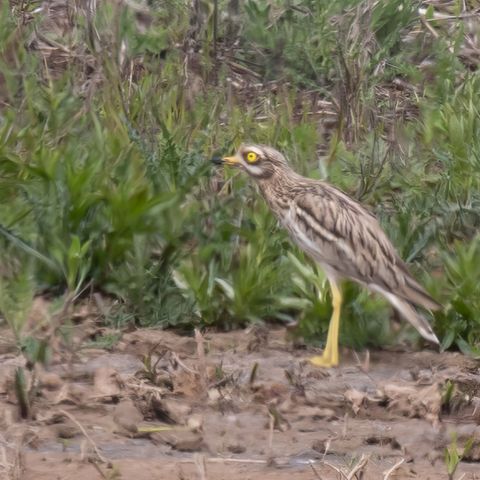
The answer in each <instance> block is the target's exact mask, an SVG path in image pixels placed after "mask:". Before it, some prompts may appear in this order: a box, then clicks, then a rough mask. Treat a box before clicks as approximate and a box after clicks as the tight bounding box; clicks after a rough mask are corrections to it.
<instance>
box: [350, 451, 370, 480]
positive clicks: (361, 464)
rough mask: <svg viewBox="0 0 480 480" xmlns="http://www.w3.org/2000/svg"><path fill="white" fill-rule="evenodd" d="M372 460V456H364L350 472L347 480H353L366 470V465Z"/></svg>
mask: <svg viewBox="0 0 480 480" xmlns="http://www.w3.org/2000/svg"><path fill="white" fill-rule="evenodd" d="M369 460H370V455H362V456H361V458H360V460H359V461H358V463H357V464H356V465H355V466H354V467H353V468H352V470H350V473H349V474H348V475H347V480H352V478H353V477H355V476H356V474H357V473H358V472H360V471H361V470H363V469H364V468H365V465H366V464H367V463H368V461H369Z"/></svg>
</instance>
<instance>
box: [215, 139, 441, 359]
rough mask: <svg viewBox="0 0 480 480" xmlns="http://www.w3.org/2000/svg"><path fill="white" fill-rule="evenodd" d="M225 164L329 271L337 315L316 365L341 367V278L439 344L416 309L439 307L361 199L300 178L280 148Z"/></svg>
mask: <svg viewBox="0 0 480 480" xmlns="http://www.w3.org/2000/svg"><path fill="white" fill-rule="evenodd" d="M223 163H226V164H229V165H234V166H239V167H241V168H243V169H244V170H245V171H246V172H247V173H248V174H249V175H250V176H251V177H252V178H253V179H254V180H255V181H256V183H257V184H258V186H259V188H260V191H261V193H262V195H263V197H264V198H265V200H266V201H267V203H268V205H269V206H270V208H271V210H272V211H273V213H274V214H275V215H276V217H277V218H278V220H279V221H280V223H281V224H282V225H283V226H284V227H285V228H286V229H287V230H288V232H289V234H290V236H291V238H292V239H293V240H294V241H295V243H297V244H298V245H299V247H300V248H302V250H304V251H305V252H306V253H307V254H308V255H309V256H310V257H311V258H312V259H313V260H315V261H316V262H318V263H319V264H320V265H321V266H322V267H323V268H324V270H325V272H326V274H327V277H328V279H329V282H330V285H331V288H332V297H333V304H334V312H333V315H332V320H331V323H330V328H329V333H328V338H327V345H326V348H325V352H324V355H323V357H314V358H313V359H312V362H313V363H314V364H317V365H323V366H333V365H336V364H338V323H339V320H340V305H341V300H342V298H341V292H340V289H339V287H338V285H337V282H338V280H339V279H341V278H349V279H352V280H355V281H357V282H359V283H361V284H363V285H365V286H367V287H368V288H370V289H371V290H373V291H376V292H378V293H380V294H382V295H383V296H384V297H385V298H386V299H387V300H388V301H389V302H390V303H391V304H392V305H393V306H394V307H395V308H396V309H397V310H398V311H399V312H400V313H401V314H402V315H403V316H404V317H405V318H406V319H407V320H408V321H409V322H410V323H411V324H412V325H413V326H414V327H415V328H416V329H417V330H418V331H419V332H420V334H421V335H422V336H423V337H425V338H426V339H428V340H430V341H432V342H435V343H438V339H437V337H436V336H435V334H434V333H433V331H432V329H431V327H430V325H429V323H428V321H427V320H426V319H425V318H424V317H423V316H422V315H420V314H419V313H418V312H417V311H416V310H415V308H414V307H413V305H418V306H421V307H424V308H426V309H431V310H435V309H438V308H440V305H439V304H438V303H437V302H436V301H435V300H434V299H433V298H431V297H430V295H429V294H428V293H427V292H426V291H425V290H424V289H423V287H422V286H421V285H420V284H419V283H418V282H417V281H416V280H415V279H414V278H413V277H412V276H411V275H410V273H409V272H408V269H407V266H406V265H405V263H404V262H403V261H402V260H401V259H400V257H399V256H398V254H397V253H396V251H395V248H394V247H393V245H392V244H391V242H390V240H389V239H388V238H387V236H386V235H385V233H384V232H383V230H382V229H381V227H380V225H379V223H378V222H377V220H376V218H375V217H374V216H373V215H372V214H371V213H370V212H369V211H368V210H366V209H365V208H364V207H362V206H361V205H360V204H359V203H358V202H357V201H355V200H354V199H352V198H351V197H349V196H348V195H346V194H345V193H343V192H342V191H340V190H339V189H337V188H335V187H333V186H332V185H329V184H328V183H325V182H321V181H318V180H312V179H310V178H306V177H302V176H301V175H299V174H297V173H296V172H294V171H293V170H292V169H291V168H290V167H289V165H288V163H287V161H286V159H285V157H284V156H283V155H282V154H281V153H280V152H278V151H277V150H275V149H273V148H271V147H267V146H263V145H242V146H241V147H240V149H239V150H238V152H237V154H236V155H235V156H233V157H226V158H224V159H223Z"/></svg>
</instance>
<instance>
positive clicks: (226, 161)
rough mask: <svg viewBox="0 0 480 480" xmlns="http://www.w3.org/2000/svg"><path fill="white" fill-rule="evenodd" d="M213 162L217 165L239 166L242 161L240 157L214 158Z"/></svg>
mask: <svg viewBox="0 0 480 480" xmlns="http://www.w3.org/2000/svg"><path fill="white" fill-rule="evenodd" d="M212 162H213V163H215V164H216V165H239V164H240V160H239V159H238V157H236V156H233V157H223V158H220V157H214V158H212Z"/></svg>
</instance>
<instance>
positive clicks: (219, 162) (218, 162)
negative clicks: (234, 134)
mask: <svg viewBox="0 0 480 480" xmlns="http://www.w3.org/2000/svg"><path fill="white" fill-rule="evenodd" d="M211 161H212V163H213V164H214V165H222V164H223V160H222V157H220V156H218V155H215V156H214V157H212V160H211Z"/></svg>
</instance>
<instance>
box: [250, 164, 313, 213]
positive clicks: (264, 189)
mask: <svg viewBox="0 0 480 480" xmlns="http://www.w3.org/2000/svg"><path fill="white" fill-rule="evenodd" d="M299 180H303V181H305V180H306V179H305V177H302V176H301V175H299V174H298V173H296V172H295V171H293V170H292V169H290V168H288V169H287V168H285V169H282V170H275V171H274V173H273V174H272V175H271V176H270V177H268V178H266V179H258V180H257V184H258V186H259V188H260V193H261V194H262V196H263V197H264V198H265V200H266V201H267V203H268V204H269V206H270V208H272V210H273V211H274V212H275V213H279V210H281V209H283V208H285V207H286V206H287V204H289V203H290V201H291V199H292V198H294V197H295V195H296V194H295V189H296V185H298V183H299Z"/></svg>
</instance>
